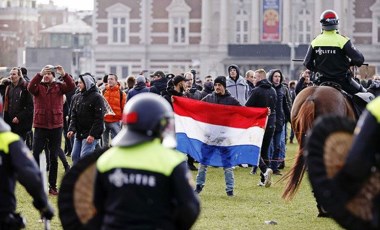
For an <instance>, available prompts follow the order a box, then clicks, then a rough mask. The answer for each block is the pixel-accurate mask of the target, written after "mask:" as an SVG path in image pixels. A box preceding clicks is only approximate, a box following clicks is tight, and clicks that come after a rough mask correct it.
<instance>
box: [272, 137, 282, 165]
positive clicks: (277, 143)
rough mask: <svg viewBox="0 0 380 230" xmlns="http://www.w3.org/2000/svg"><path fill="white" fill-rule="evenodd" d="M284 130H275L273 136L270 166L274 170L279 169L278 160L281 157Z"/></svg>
mask: <svg viewBox="0 0 380 230" xmlns="http://www.w3.org/2000/svg"><path fill="white" fill-rule="evenodd" d="M281 134H282V131H281V132H279V131H275V132H274V135H273V138H272V143H271V145H272V146H271V148H270V149H271V150H272V151H271V152H272V153H271V155H270V156H271V157H270V158H269V159H270V168H271V169H272V170H273V171H277V170H278V161H279V158H280V152H281V137H282V135H281Z"/></svg>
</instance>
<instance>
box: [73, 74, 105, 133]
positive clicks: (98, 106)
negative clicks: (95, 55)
mask: <svg viewBox="0 0 380 230" xmlns="http://www.w3.org/2000/svg"><path fill="white" fill-rule="evenodd" d="M79 77H80V78H81V80H82V82H83V83H84V85H85V89H84V90H82V91H80V92H79V93H78V94H77V95H76V96H75V100H73V101H72V102H73V107H72V108H71V121H70V126H69V131H73V132H74V133H75V134H76V136H75V137H76V138H78V139H79V140H82V139H85V138H87V137H88V136H93V137H94V138H95V139H100V137H101V136H102V133H103V131H104V122H103V121H104V117H103V114H104V113H103V108H104V102H103V100H104V99H103V96H102V95H101V94H100V93H99V91H98V89H97V88H96V82H95V79H94V78H93V77H92V76H91V75H87V74H85V75H81V76H79Z"/></svg>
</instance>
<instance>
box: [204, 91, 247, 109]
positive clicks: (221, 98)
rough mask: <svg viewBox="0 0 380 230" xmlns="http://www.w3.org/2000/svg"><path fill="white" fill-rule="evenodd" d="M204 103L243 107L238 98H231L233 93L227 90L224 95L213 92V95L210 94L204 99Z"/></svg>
mask: <svg viewBox="0 0 380 230" xmlns="http://www.w3.org/2000/svg"><path fill="white" fill-rule="evenodd" d="M202 101H205V102H209V103H214V104H222V105H237V106H241V104H240V102H239V101H238V100H237V99H236V98H234V97H233V96H231V93H230V92H228V90H226V93H225V94H224V95H220V94H216V93H215V92H212V93H211V94H208V95H207V96H206V97H204V98H203V99H202Z"/></svg>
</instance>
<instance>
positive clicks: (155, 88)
mask: <svg viewBox="0 0 380 230" xmlns="http://www.w3.org/2000/svg"><path fill="white" fill-rule="evenodd" d="M167 83H168V79H167V78H166V77H162V78H160V79H157V80H154V81H152V82H151V87H150V88H149V92H151V93H155V94H158V95H162V93H163V92H164V91H165V89H166V85H167Z"/></svg>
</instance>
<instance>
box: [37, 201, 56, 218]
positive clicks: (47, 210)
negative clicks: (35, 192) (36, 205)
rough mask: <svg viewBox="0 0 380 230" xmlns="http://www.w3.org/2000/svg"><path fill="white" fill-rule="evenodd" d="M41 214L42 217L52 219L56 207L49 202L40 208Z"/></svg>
mask: <svg viewBox="0 0 380 230" xmlns="http://www.w3.org/2000/svg"><path fill="white" fill-rule="evenodd" d="M40 214H41V217H42V218H46V219H47V220H51V219H52V218H53V216H54V209H53V207H52V206H51V205H50V204H49V203H48V204H47V205H46V206H45V207H44V208H42V209H40Z"/></svg>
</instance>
